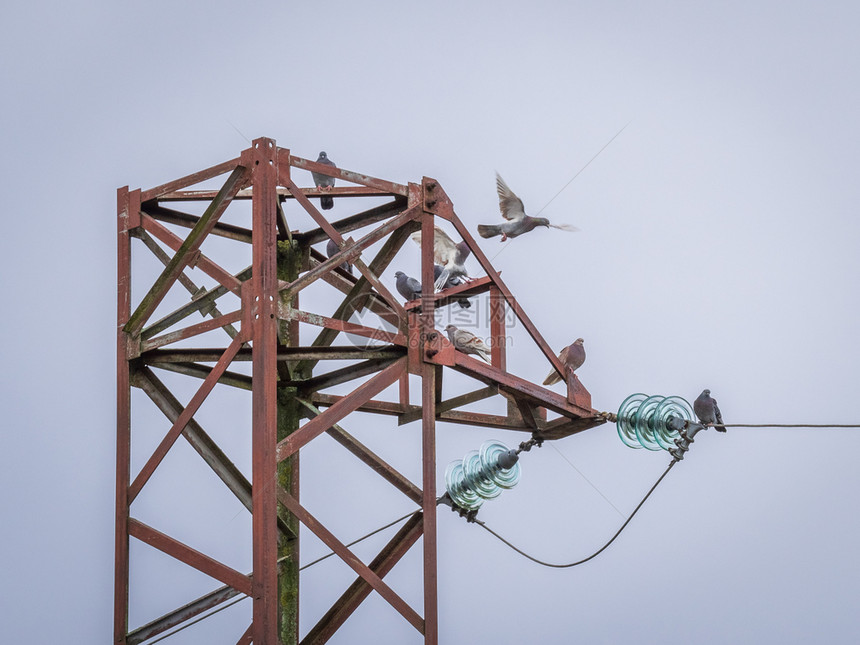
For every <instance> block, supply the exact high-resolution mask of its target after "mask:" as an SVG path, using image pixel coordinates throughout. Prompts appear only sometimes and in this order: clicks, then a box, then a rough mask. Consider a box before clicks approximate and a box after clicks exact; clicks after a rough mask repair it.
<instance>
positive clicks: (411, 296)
mask: <svg viewBox="0 0 860 645" xmlns="http://www.w3.org/2000/svg"><path fill="white" fill-rule="evenodd" d="M394 277H395V278H396V279H397V293H399V294H400V295H401V296H403V297H404V298H406V301H407V302H409V301H410V300H417V299H418V298H420V297H421V283H420V282H418V280H416V279H415V278H411V277H409V276H408V275H406V274H405V273H403V271H398V272H397V273H395V274H394Z"/></svg>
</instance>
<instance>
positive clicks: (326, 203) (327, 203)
mask: <svg viewBox="0 0 860 645" xmlns="http://www.w3.org/2000/svg"><path fill="white" fill-rule="evenodd" d="M320 206H322V209H323V210H324V211H330V210H331V209H332V208H334V198H333V197H328V196H323V197H320Z"/></svg>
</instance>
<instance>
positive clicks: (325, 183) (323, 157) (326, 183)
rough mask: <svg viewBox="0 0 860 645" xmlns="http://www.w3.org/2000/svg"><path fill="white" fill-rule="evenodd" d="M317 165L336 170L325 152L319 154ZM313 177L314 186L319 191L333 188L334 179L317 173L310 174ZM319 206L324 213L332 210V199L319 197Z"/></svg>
mask: <svg viewBox="0 0 860 645" xmlns="http://www.w3.org/2000/svg"><path fill="white" fill-rule="evenodd" d="M317 163H321V164H325V165H326V166H331V167H333V168H336V167H337V166H336V165H335V163H334V162H333V161H332V160H331V159H329V158H328V155H327V154H326V153H325V152H321V153H320V156H319V157H317ZM311 174H312V175H313V177H314V184H316V187H317V188H319V189H320V190H326V189H330V188H333V187H334V177H329V176H328V175H321V174H319V173H317V172H311ZM320 206H322V209H323V210H324V211H327V210H331V209H332V208H334V198H333V197H327V196H323V197H320Z"/></svg>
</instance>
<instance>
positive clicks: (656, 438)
mask: <svg viewBox="0 0 860 645" xmlns="http://www.w3.org/2000/svg"><path fill="white" fill-rule="evenodd" d="M617 417H618V418H617V421H616V423H615V427H616V428H617V429H618V436H619V437H620V438H621V441H623V442H624V444H625V445H626V446H629V447H630V448H646V449H647V450H670V449H673V448H675V446H676V444H675V440H676V439H677V438H678V437H679V436H680V433H679V425H682V424H683V422H685V421H692V420H693V408H692V407H691V406H690V404H689V403H687V401H686V400H684V399H683V398H681V397H680V396H648V395H647V394H641V393H640V394H631V395H630V396H628V397H627V398H626V399H624V401H623V402H622V403H621V406H620V407H619V408H618V415H617ZM679 422H680V424H679Z"/></svg>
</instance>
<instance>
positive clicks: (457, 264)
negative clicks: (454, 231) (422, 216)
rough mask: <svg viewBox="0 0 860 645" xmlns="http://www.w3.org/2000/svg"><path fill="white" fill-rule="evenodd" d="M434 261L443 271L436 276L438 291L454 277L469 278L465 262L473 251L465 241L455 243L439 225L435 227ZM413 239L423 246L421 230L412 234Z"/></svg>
mask: <svg viewBox="0 0 860 645" xmlns="http://www.w3.org/2000/svg"><path fill="white" fill-rule="evenodd" d="M433 229H434V231H435V235H434V237H433V261H434V262H435V263H436V264H438V265H440V266H441V267H442V271H441V273H440V274H439V276H438V277H437V278H436V285H435V287H436V291H439V290H441V289H442V288H444V286H445V285H446V284H447V283H448V281H449V280H452V279H453V278H459V277H462V278H465V279H466V280H468V279H469V276H468V275H467V273H466V267H465V266H464V263H465V262H466V258H467V257H469V254H470V253H471V252H472V251H471V249H470V248H469V246H468V245H467V244H466V243H465V242H460V243H459V244H454V240H452V239H451V238H450V237H448V234H447V233H446V232H445V231H443V230H442V229H441V228H439V227H438V226H434V227H433ZM412 239H413V241H414V242H415V243H416V244H418V245H419V246H421V231H416V232H414V233H413V234H412Z"/></svg>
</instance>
